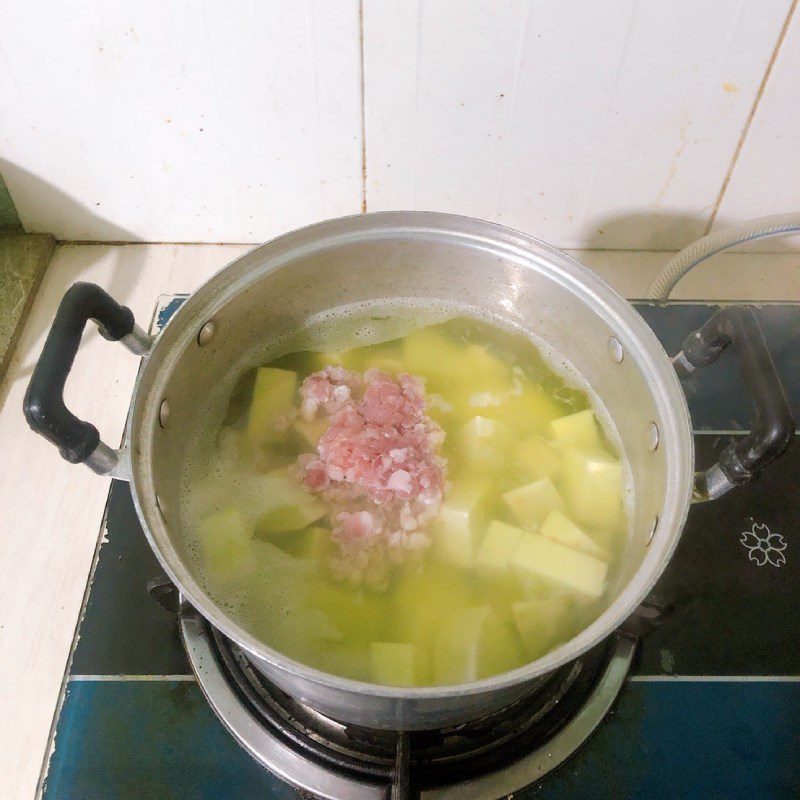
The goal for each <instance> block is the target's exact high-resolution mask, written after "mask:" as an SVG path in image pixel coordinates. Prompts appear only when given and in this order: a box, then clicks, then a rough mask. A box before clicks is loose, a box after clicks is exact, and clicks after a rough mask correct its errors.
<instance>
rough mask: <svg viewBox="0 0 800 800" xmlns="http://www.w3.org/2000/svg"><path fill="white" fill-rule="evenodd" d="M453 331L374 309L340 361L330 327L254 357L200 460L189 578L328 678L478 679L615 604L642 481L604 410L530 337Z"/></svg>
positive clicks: (470, 323) (457, 321) (190, 482)
mask: <svg viewBox="0 0 800 800" xmlns="http://www.w3.org/2000/svg"><path fill="white" fill-rule="evenodd" d="M439 316H440V318H441V317H442V316H444V317H447V318H446V319H445V321H441V322H437V323H436V324H418V323H419V319H420V315H417V316H416V317H415V316H414V315H413V314H410V311H409V309H407V308H406V309H399V308H389V307H387V308H386V309H381V314H380V315H377V314H376V313H375V308H374V306H373V307H372V309H371V311H370V313H369V314H368V315H365V314H364V312H363V311H362V312H358V311H354V312H353V313H352V314H351V315H350V316H349V317H348V321H347V326H346V328H347V330H349V331H350V332H351V334H352V335H350V336H344V335H342V329H341V326H340V328H339V329H338V330H339V335H338V336H334V337H333V338H334V339H336V348H335V349H330V348H327V347H325V346H324V341H325V339H326V331H327V332H328V333H330V332H331V331H334V333H335V330H334V328H335V326H334V327H333V328H332V327H331V325H332V323H331V320H321V321H320V323H319V326H318V330H313V326H312V329H311V333H310V334H309V335H308V337H307V340H306V341H303V342H300V341H299V340H295V341H293V342H283V343H282V345H280V344H278V345H276V346H275V347H273V349H272V351H270V352H269V353H268V354H267V355H264V354H263V353H262V354H260V355H253V356H251V357H250V358H249V363H247V364H245V365H243V366H241V367H239V368H237V369H236V370H234V372H235V374H234V376H233V379H232V381H231V384H230V385H228V386H227V387H220V389H219V392H218V396H216V397H215V401H216V406H214V407H213V408H210V409H209V412H208V414H207V415H206V417H205V419H206V420H207V421H208V425H207V427H206V428H205V429H203V430H198V431H197V432H196V435H195V437H194V440H193V441H192V443H191V444H190V445H189V447H188V449H187V455H186V459H185V466H184V469H183V474H182V476H181V487H182V490H181V516H182V522H183V525H182V530H183V531H184V533H183V536H184V537H185V542H184V545H185V551H186V553H187V554H188V556H189V560H190V564H191V567H192V569H193V571H194V573H195V575H196V576H197V577H198V579H199V581H200V582H201V584H202V585H203V587H204V588H205V590H206V591H207V592H208V594H209V595H210V596H211V597H212V598H213V599H214V600H215V602H217V603H218V604H219V605H220V606H222V607H223V608H224V609H225V610H226V611H227V612H228V613H229V614H230V615H231V616H232V617H233V618H234V619H236V620H237V621H238V622H239V623H240V624H241V625H242V626H243V627H244V628H245V629H247V630H248V631H250V632H251V633H252V634H253V635H255V636H256V637H258V638H259V639H261V640H262V641H264V642H265V643H267V644H268V645H270V646H271V647H273V648H275V649H276V650H278V651H280V652H282V653H284V654H286V655H287V656H289V657H290V658H293V659H295V660H297V661H300V662H302V663H304V664H307V665H309V666H312V667H315V668H318V669H321V670H323V671H325V672H329V673H332V674H336V675H341V676H344V677H347V678H353V679H356V680H363V681H369V682H373V683H378V684H384V685H393V686H431V685H452V684H459V683H465V682H471V681H475V680H479V679H482V678H486V677H489V676H491V675H496V674H499V673H502V672H506V671H508V670H511V669H514V668H516V667H519V666H522V665H523V664H525V663H527V662H529V661H533V660H535V659H537V658H539V657H541V656H542V655H544V654H545V653H547V652H548V651H550V650H551V649H553V648H554V647H556V646H557V645H558V644H560V643H562V642H565V641H567V640H569V639H571V638H572V637H573V636H574V635H575V634H577V633H578V632H579V631H581V630H582V629H583V628H585V627H586V626H587V625H588V624H590V623H591V622H592V621H593V620H594V619H595V618H596V617H597V616H598V615H599V614H600V613H601V612H602V610H603V609H604V608H605V607H606V606H607V605H608V602H609V601H610V599H611V598H610V597H609V586H611V585H612V584H613V579H614V575H615V570H616V568H617V566H618V564H619V561H620V556H621V553H622V552H623V550H624V548H625V545H626V542H627V539H628V524H627V520H628V514H627V513H626V508H627V506H628V503H627V502H626V501H627V495H628V486H629V480H628V478H627V469H626V465H625V463H624V461H623V459H622V458H621V452H620V448H619V446H618V444H617V438H616V435H615V433H614V431H613V429H612V428H611V426H610V423H609V422H608V415H607V414H606V413H605V412H604V409H603V408H602V406H601V405H600V403H599V401H598V400H597V398H596V397H594V396H593V395H592V394H591V392H590V391H589V389H588V387H586V386H583V385H581V382H580V380H579V379H578V378H577V376H575V375H574V374H573V373H572V372H571V371H570V370H569V369H568V365H566V364H565V365H560V364H559V363H558V362H557V360H556V359H554V358H552V357H550V355H549V354H546V356H547V357H545V356H544V355H543V350H542V348H541V347H539V346H537V345H536V344H535V343H534V342H533V341H531V339H530V338H529V337H528V336H526V335H525V334H524V333H523V332H521V331H518V330H513V329H508V328H504V327H502V326H500V325H498V324H496V322H495V321H491V320H485V319H478V318H475V317H472V316H469V315H468V314H464V312H463V310H461V312H460V313H459V314H450V313H448V314H445V315H439ZM340 322H341V320H339V323H340ZM339 323H337V324H339ZM376 329H380V330H381V331H382V332H383V333H382V335H379V336H376V335H371V333H370V332H372V334H374V331H375V330H376ZM395 334H396V335H395ZM364 340H367V341H368V343H366V344H364V343H362V342H363V341H364ZM339 345H343V346H341V347H340V346H339ZM264 352H267V351H266V350H265V351H264ZM276 356H277V357H276Z"/></svg>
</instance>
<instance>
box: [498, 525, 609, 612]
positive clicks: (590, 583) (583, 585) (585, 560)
mask: <svg viewBox="0 0 800 800" xmlns="http://www.w3.org/2000/svg"><path fill="white" fill-rule="evenodd" d="M511 566H512V567H514V568H515V569H517V570H518V571H519V572H520V573H521V574H523V575H525V574H531V575H539V576H541V577H543V578H548V579H550V580H553V581H556V582H557V583H560V584H563V585H564V586H567V587H569V588H571V589H575V591H577V592H580V593H581V594H584V595H586V596H587V597H600V595H601V594H602V593H603V588H604V582H605V579H606V573H607V572H608V564H606V563H605V562H604V561H600V560H599V559H597V558H594V557H593V556H588V555H586V553H581V552H579V551H578V550H573V549H572V548H571V547H565V546H564V545H563V544H560V543H559V542H555V541H553V540H552V539H548V538H547V537H546V536H541V535H540V534H538V533H526V534H525V536H523V537H522V539H521V540H520V543H519V545H517V549H516V550H515V551H514V553H513V555H512V556H511Z"/></svg>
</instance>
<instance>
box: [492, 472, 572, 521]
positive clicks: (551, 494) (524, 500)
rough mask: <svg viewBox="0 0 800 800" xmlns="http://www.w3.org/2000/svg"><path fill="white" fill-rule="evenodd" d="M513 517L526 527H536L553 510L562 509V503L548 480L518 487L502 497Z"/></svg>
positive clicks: (543, 479) (544, 479)
mask: <svg viewBox="0 0 800 800" xmlns="http://www.w3.org/2000/svg"><path fill="white" fill-rule="evenodd" d="M503 500H505V501H506V503H507V504H508V506H509V507H510V508H511V510H512V511H513V512H514V516H516V518H517V519H518V520H519V521H520V522H521V523H522V524H523V525H527V526H528V527H535V526H536V525H538V524H539V523H540V522H541V521H542V520H543V519H544V518H545V517H546V516H547V515H548V514H549V513H550V512H551V511H553V510H554V509H556V510H561V509H563V508H564V501H563V500H562V499H561V495H560V494H559V493H558V490H557V489H556V487H555V486H553V482H552V481H551V480H550V478H542V479H541V480H538V481H534V482H533V483H529V484H527V485H526V486H520V487H519V488H518V489H512V491H510V492H506V493H505V494H504V495H503Z"/></svg>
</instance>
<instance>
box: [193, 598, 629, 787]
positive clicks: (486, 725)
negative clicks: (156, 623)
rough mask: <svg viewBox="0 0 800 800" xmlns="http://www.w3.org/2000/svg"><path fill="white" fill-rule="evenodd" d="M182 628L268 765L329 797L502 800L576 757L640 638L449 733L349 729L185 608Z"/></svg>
mask: <svg viewBox="0 0 800 800" xmlns="http://www.w3.org/2000/svg"><path fill="white" fill-rule="evenodd" d="M180 619H181V631H182V634H183V640H184V644H185V646H186V651H187V653H188V656H189V661H190V663H191V665H192V669H193V670H194V673H195V675H196V676H197V680H198V684H199V685H200V688H201V690H202V691H203V693H204V695H205V696H206V698H207V700H208V702H209V703H210V705H211V707H212V708H213V709H214V711H215V712H216V714H217V716H218V717H219V718H220V719H221V721H222V722H223V724H224V725H225V726H226V727H227V728H228V730H229V731H230V732H231V733H232V734H233V736H234V738H235V739H236V740H237V741H238V742H239V744H240V745H241V746H242V747H243V748H244V749H245V750H246V751H247V752H248V753H249V754H250V755H251V756H252V757H253V758H255V759H256V761H258V762H259V763H260V764H261V765H262V766H264V767H266V768H267V769H268V770H270V771H271V772H273V773H274V774H276V775H277V776H278V777H280V778H282V779H283V780H285V781H286V782H287V783H289V784H291V785H292V786H295V787H296V788H298V789H300V790H302V791H305V792H308V793H310V794H312V795H314V796H316V797H319V798H324V799H325V800H386V798H392V799H393V800H394V798H397V800H401V799H403V800H404V799H405V798H410V797H418V798H420V800H450V799H451V798H452V799H453V800H454V799H455V798H463V797H467V796H468V797H469V798H470V800H496V798H498V797H501V796H506V795H508V794H512V793H513V792H515V791H519V790H520V789H522V788H524V787H525V786H528V785H529V784H531V783H533V782H534V781H536V780H538V779H540V778H541V777H543V776H544V775H545V774H547V773H548V772H549V771H551V770H552V769H554V768H555V767H557V766H558V765H559V764H561V763H562V762H563V761H564V760H565V759H566V758H567V757H569V756H570V755H571V754H572V753H573V752H574V751H575V750H576V749H577V748H578V747H579V746H580V745H581V744H582V743H583V742H584V741H585V740H586V738H587V737H588V736H589V735H590V734H591V733H592V731H593V730H594V729H595V728H596V727H597V725H598V724H599V722H600V721H601V720H602V718H603V717H604V716H605V715H606V713H607V712H608V710H609V709H610V708H611V705H612V704H613V702H614V699H615V698H616V696H617V694H618V693H619V690H620V688H621V687H622V684H623V682H624V680H625V677H626V675H627V673H628V670H629V668H630V664H631V660H632V658H633V654H634V650H635V646H636V645H635V642H634V641H632V640H630V639H627V638H624V637H617V638H612V639H611V640H609V641H608V642H607V643H604V644H603V645H600V646H598V647H597V648H595V649H594V650H592V651H590V652H589V653H587V654H585V655H584V656H582V657H581V658H580V659H579V660H578V661H577V662H574V663H573V664H570V665H567V666H565V667H562V668H561V669H560V670H556V672H555V673H554V674H553V676H551V677H550V678H549V679H548V681H546V682H545V684H544V685H541V686H537V687H536V688H535V689H534V690H533V691H532V692H531V694H530V695H528V696H526V697H524V698H523V699H521V700H519V701H517V702H516V703H514V704H512V705H511V706H509V707H507V708H505V709H503V710H502V711H500V712H497V713H495V714H492V715H490V716H489V717H486V718H484V719H481V720H478V721H476V722H474V723H469V724H467V725H459V726H456V727H454V728H451V729H446V730H442V731H415V732H412V733H410V734H409V733H403V734H399V733H398V732H395V731H376V730H372V729H368V728H361V727H358V726H352V725H344V724H342V723H339V722H336V721H334V720H331V719H329V718H328V717H325V716H324V715H322V714H319V713H318V712H316V711H314V710H313V709H310V708H308V707H307V706H305V705H303V704H302V703H299V702H298V701H296V700H294V699H293V698H291V697H289V696H288V695H286V694H285V693H283V692H282V691H281V690H279V689H277V688H276V687H274V686H272V685H271V684H270V683H269V682H268V681H267V680H266V679H265V678H264V677H263V676H262V675H261V674H260V673H259V672H258V671H257V670H255V669H254V668H253V667H252V666H251V665H250V664H249V662H248V661H247V659H246V657H245V655H244V653H242V651H241V650H240V649H239V648H238V647H237V646H236V645H234V644H233V643H231V642H230V641H229V640H228V639H226V638H225V637H224V636H222V635H221V634H220V633H219V632H217V631H216V630H214V629H213V628H212V627H211V626H210V625H209V624H208V623H207V622H206V621H205V619H204V618H203V617H202V616H201V615H200V614H198V613H197V612H196V611H194V609H192V608H191V607H189V606H186V605H185V604H183V607H182V610H181V617H180Z"/></svg>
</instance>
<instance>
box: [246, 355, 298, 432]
mask: <svg viewBox="0 0 800 800" xmlns="http://www.w3.org/2000/svg"><path fill="white" fill-rule="evenodd" d="M296 388H297V373H295V372H289V371H288V370H285V369H274V368H272V367H260V368H259V369H258V371H257V372H256V382H255V386H254V387H253V400H252V402H251V404H250V416H249V417H248V420H247V435H248V437H249V439H250V441H251V442H252V443H253V444H254V445H264V444H271V443H273V442H277V441H280V440H281V439H283V438H285V436H286V431H287V430H288V428H289V425H290V424H291V422H292V419H291V414H292V411H293V407H294V399H295V390H296Z"/></svg>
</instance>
